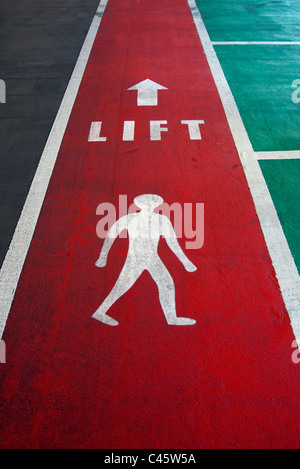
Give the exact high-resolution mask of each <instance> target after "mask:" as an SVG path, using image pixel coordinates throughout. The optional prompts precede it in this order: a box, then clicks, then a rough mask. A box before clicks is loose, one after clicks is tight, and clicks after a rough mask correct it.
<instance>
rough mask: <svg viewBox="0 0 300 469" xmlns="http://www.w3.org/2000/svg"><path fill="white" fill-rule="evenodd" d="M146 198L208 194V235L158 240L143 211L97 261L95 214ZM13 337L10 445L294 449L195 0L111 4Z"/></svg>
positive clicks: (275, 344)
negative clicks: (176, 320)
mask: <svg viewBox="0 0 300 469" xmlns="http://www.w3.org/2000/svg"><path fill="white" fill-rule="evenodd" d="M102 6H103V7H104V6H105V3H102ZM103 10H104V8H102V10H101V11H102V12H103ZM101 16H102V14H101ZM98 17H99V15H98ZM145 80H151V83H152V82H154V83H156V84H157V85H159V87H161V88H160V89H157V96H156V92H154V89H153V86H152V87H150V89H149V88H148V91H145V87H143V86H142V89H141V87H140V84H141V83H144V85H145ZM146 84H148V85H149V81H147V82H146ZM137 85H139V89H138V88H137ZM135 88H137V89H135ZM138 93H140V95H139V94H138ZM139 98H140V100H139ZM133 123H134V124H133ZM144 194H151V195H152V196H153V197H152V198H151V197H150V200H152V202H153V201H154V202H155V203H157V202H158V201H159V198H157V196H160V197H161V198H162V199H163V200H164V201H165V202H166V203H167V204H169V205H171V204H173V203H178V204H180V206H181V207H184V204H193V206H194V207H196V204H204V208H205V209H204V231H205V237H204V243H203V245H202V243H201V242H200V243H199V245H197V243H196V244H192V246H191V245H189V244H188V241H190V242H191V240H188V239H187V236H185V237H182V238H180V237H179V236H178V233H176V234H177V236H178V242H179V246H180V247H178V246H177V244H176V236H175V241H174V237H173V242H172V241H170V239H168V235H166V236H165V239H161V240H160V242H159V244H158V245H156V244H155V246H154V248H153V246H152V244H151V243H152V241H153V240H152V238H151V237H150V236H148V235H149V232H150V231H149V230H150V228H149V226H150V225H149V224H147V223H148V222H149V220H150V221H151V223H152V225H151V226H152V227H153V224H155V223H156V222H155V223H154V221H153V215H149V212H151V213H153V212H152V211H150V210H148V212H147V216H145V218H144V219H143V220H142V221H141V218H139V219H138V222H137V221H136V220H137V218H132V219H130V223H131V220H133V222H134V223H135V224H134V225H132V224H131V225H130V226H129V223H128V232H129V239H128V237H127V238H126V237H124V236H121V237H119V238H117V239H114V238H115V237H114V236H113V235H112V238H111V240H114V243H113V244H112V246H111V249H110V251H109V253H108V257H107V259H103V257H102V258H101V255H100V258H99V254H100V252H102V253H103V249H104V250H105V249H106V248H104V245H105V242H103V239H100V238H99V237H98V236H97V233H96V226H97V224H98V223H99V220H101V217H100V216H99V212H98V215H97V213H96V212H97V207H99V205H100V204H104V203H105V204H112V205H113V206H114V207H116V209H117V217H116V218H118V216H119V208H120V207H119V204H120V200H124V199H123V198H122V199H120V196H124V195H126V197H127V201H128V205H130V204H132V203H133V201H134V199H135V198H136V197H137V196H141V195H144ZM154 196H155V197H154ZM136 203H137V205H138V203H139V204H140V205H139V207H140V208H141V210H142V212H143V210H147V207H148V205H149V203H150V202H149V198H148V199H147V198H146V199H145V198H138V199H136ZM145 204H146V208H145ZM110 206H111V205H110ZM142 212H140V213H139V214H133V217H136V215H138V216H139V217H141V213H142ZM163 223H167V222H162V224H163ZM161 226H162V225H159V224H158V225H155V227H156V228H155V229H154V233H157V232H158V233H159V234H161V232H160V231H159V229H162V228H161ZM164 226H165V225H164ZM168 226H169V225H168ZM194 229H195V225H194ZM157 230H158V231H157ZM152 232H153V231H152ZM118 233H119V232H118V231H116V232H115V236H116V235H117V234H118ZM145 233H146V235H145ZM164 233H166V231H164ZM169 233H171V230H170V231H169ZM141 234H143V235H144V236H145V239H146V246H147V249H148V248H149V250H148V251H147V249H146V247H145V245H144V244H143V243H141V242H140V240H141ZM157 236H158V235H156V238H157ZM170 236H171V235H170ZM132 239H134V243H137V244H135V246H137V245H138V247H137V248H136V249H135V250H132V249H131V246H132V244H129V241H130V242H132ZM156 241H158V240H157V239H156ZM194 241H196V240H194ZM106 246H107V245H106ZM141 246H142V247H141ZM171 248H172V249H171ZM101 249H102V251H101ZM172 250H173V252H172ZM146 251H147V255H145V252H146ZM149 252H150V254H149ZM97 259H99V260H98V267H97V266H96V265H95V262H96V261H97ZM128 259H129V260H130V263H129V277H130V279H131V281H132V282H131V283H132V287H131V288H127V287H128V284H127V285H126V287H124V283H123V284H122V285H121V286H122V288H123V289H124V295H123V296H120V297H119V298H118V299H117V301H116V302H115V303H113V304H111V305H108V307H109V308H108V309H107V305H106V307H105V308H104V306H103V304H104V303H105V300H106V298H107V296H108V295H109V293H110V291H111V290H112V289H113V287H114V285H116V283H117V284H118V279H120V277H119V276H120V272H121V271H122V268H123V266H124V263H125V262H127V261H128ZM106 260H107V263H106ZM137 261H139V262H140V263H139V264H137ZM147 262H148V264H147ZM105 263H106V265H105ZM158 265H159V266H160V267H157V266H158ZM127 266H128V264H127ZM143 266H144V271H143V268H142V267H143ZM194 267H195V268H194ZM195 269H196V270H195ZM141 271H142V272H141ZM136 272H138V273H140V274H141V275H140V276H138V275H137V274H136ZM167 272H169V274H168V273H167ZM127 280H128V277H126V281H127ZM119 288H120V289H121V287H119ZM118 291H119V292H120V291H121V290H118ZM170 292H171V293H170ZM174 292H175V298H176V312H177V316H178V317H184V318H189V319H190V320H191V322H190V323H189V324H187V325H174V324H172V325H171V324H169V323H168V321H167V320H166V319H167V318H168V317H169V316H168V314H166V315H165V314H164V313H166V311H167V309H168V307H170V305H172V299H171V298H172V294H173V293H174ZM117 297H118V295H117V296H116V297H114V298H117ZM100 305H102V307H103V308H104V309H105V311H104V312H103V309H102V310H101V311H100V316H101V315H102V317H100V319H101V318H102V319H104V316H103V314H105V312H107V314H108V315H109V316H110V317H111V318H113V319H114V320H115V321H117V322H118V323H119V324H118V325H110V324H109V321H107V323H106V324H104V321H101V320H97V318H96V319H95V318H93V317H92V316H93V315H94V314H95V312H96V311H98V313H99V307H100ZM171 310H172V308H171ZM172 311H173V310H172ZM172 311H171V312H172ZM173 313H174V311H173ZM98 319H99V318H98ZM3 339H4V340H5V343H6V346H7V363H6V364H5V366H1V404H0V406H1V410H0V412H1V427H2V428H1V435H0V446H1V447H2V448H72V447H73V448H74V447H76V448H118V449H123V448H172V449H176V448H254V447H255V448H263V447H267V448H280V447H291V448H296V447H298V446H299V441H300V428H299V417H300V411H299V406H298V393H297V391H298V389H299V384H300V378H299V371H298V368H297V365H296V364H295V363H294V362H293V360H292V353H293V351H294V349H293V348H292V344H293V342H294V339H295V337H294V335H293V332H292V328H291V325H290V320H289V315H288V314H287V310H286V307H285V304H284V301H283V299H282V296H281V293H280V289H279V285H278V282H277V279H276V276H275V272H274V268H273V266H272V262H271V259H270V256H269V253H268V249H267V246H266V242H265V240H264V237H263V234H262V231H261V227H260V223H259V219H258V216H257V213H256V210H255V206H254V203H253V200H252V196H251V193H250V190H249V187H248V183H247V180H246V177H245V174H244V171H243V168H242V165H241V162H240V158H239V155H238V152H237V149H236V146H235V142H234V139H233V137H232V135H231V131H230V128H229V125H228V122H227V118H226V115H225V112H224V109H223V106H222V103H221V100H220V97H219V94H218V92H217V88H216V85H215V82H214V79H213V76H212V73H211V71H210V68H209V65H208V62H207V58H206V55H205V53H204V50H203V47H202V45H201V43H200V41H199V36H198V34H197V30H196V27H195V23H194V20H193V17H192V15H191V10H190V7H189V5H188V3H187V2H186V1H185V0H173V1H172V2H168V1H166V2H161V1H160V0H144V1H143V2H139V1H136V0H128V1H126V2H124V1H121V0H109V1H108V3H107V6H106V8H105V11H104V14H103V18H102V21H101V24H100V27H99V30H98V33H97V35H96V38H95V42H94V45H93V48H92V51H91V55H90V57H89V61H88V64H87V67H86V70H85V73H84V76H83V80H82V82H81V85H80V88H79V92H78V95H77V98H76V101H75V104H74V107H73V109H72V113H71V116H70V119H69V122H68V125H67V128H66V132H65V134H64V138H63V141H62V144H61V146H60V149H59V153H58V157H57V161H56V164H55V167H54V171H53V175H52V178H51V181H50V184H49V187H48V190H47V194H46V197H45V201H44V204H43V207H42V210H41V213H40V216H39V219H38V223H37V226H36V229H35V232H34V237H33V239H32V242H31V245H30V249H29V252H28V255H27V257H26V261H25V264H24V268H23V270H22V274H21V277H20V280H19V283H18V288H17V290H16V293H15V296H14V301H13V304H12V308H11V311H10V314H9V317H8V320H7V323H6V328H5V330H4V334H3Z"/></svg>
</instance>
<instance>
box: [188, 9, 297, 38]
mask: <svg viewBox="0 0 300 469" xmlns="http://www.w3.org/2000/svg"><path fill="white" fill-rule="evenodd" d="M196 3H197V6H198V8H199V10H200V13H201V16H202V18H203V20H204V23H205V26H206V28H207V30H208V33H209V35H210V39H211V40H212V41H299V37H300V2H299V0H274V1H259V0H252V1H251V0H229V1H228V0H227V1H224V0H196Z"/></svg>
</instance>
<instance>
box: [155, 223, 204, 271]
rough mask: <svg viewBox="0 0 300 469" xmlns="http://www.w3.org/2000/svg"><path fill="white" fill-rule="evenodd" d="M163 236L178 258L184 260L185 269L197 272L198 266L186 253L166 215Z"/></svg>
mask: <svg viewBox="0 0 300 469" xmlns="http://www.w3.org/2000/svg"><path fill="white" fill-rule="evenodd" d="M162 234H163V236H164V237H165V238H166V242H167V244H168V246H169V248H170V249H171V250H172V251H173V252H174V254H175V255H176V256H177V257H178V259H179V260H180V261H181V262H182V264H183V265H184V267H185V269H186V270H187V271H188V272H195V271H196V270H197V267H196V266H195V265H194V264H193V263H192V262H191V261H190V260H189V259H188V258H187V257H186V255H185V253H184V252H183V250H182V249H181V247H180V244H179V243H178V240H177V236H176V233H175V231H174V228H173V226H172V223H171V222H170V220H169V219H168V218H167V217H165V216H164V222H163V233H162Z"/></svg>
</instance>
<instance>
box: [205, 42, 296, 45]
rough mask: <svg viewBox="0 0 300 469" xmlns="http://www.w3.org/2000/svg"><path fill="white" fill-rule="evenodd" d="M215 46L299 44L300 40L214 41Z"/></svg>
mask: <svg viewBox="0 0 300 469" xmlns="http://www.w3.org/2000/svg"><path fill="white" fill-rule="evenodd" d="M211 43H212V45H213V46H253V45H254V46H299V45H300V41H212V42H211Z"/></svg>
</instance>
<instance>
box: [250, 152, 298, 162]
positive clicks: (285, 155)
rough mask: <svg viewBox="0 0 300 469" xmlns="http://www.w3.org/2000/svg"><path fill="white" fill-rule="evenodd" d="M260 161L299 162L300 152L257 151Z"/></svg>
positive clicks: (256, 154)
mask: <svg viewBox="0 0 300 469" xmlns="http://www.w3.org/2000/svg"><path fill="white" fill-rule="evenodd" d="M255 156H256V158H257V159H258V160H298V159H300V151H257V152H256V153H255Z"/></svg>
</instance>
